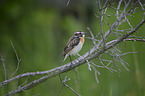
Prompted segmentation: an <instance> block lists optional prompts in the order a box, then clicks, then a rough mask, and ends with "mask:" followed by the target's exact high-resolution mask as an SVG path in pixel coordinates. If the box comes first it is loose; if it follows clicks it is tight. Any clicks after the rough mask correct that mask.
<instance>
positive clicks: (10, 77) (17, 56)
mask: <svg viewBox="0 0 145 96" xmlns="http://www.w3.org/2000/svg"><path fill="white" fill-rule="evenodd" d="M10 42H11V45H12V47H13V50H14V52H15V54H16V57H17V60H18V65H17V69H16V71H15V72H14V73H13V74H12V75H11V76H10V78H11V77H13V75H14V74H16V73H17V71H18V69H19V65H20V61H21V59H19V56H18V54H17V51H16V49H15V47H14V45H13V42H12V41H11V40H10Z"/></svg>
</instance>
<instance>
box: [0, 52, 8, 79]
mask: <svg viewBox="0 0 145 96" xmlns="http://www.w3.org/2000/svg"><path fill="white" fill-rule="evenodd" d="M0 57H1V58H0V60H1V61H2V64H3V68H4V74H5V80H7V73H6V66H5V62H4V58H3V55H2V54H1V53H0Z"/></svg>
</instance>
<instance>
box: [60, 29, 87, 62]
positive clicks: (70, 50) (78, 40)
mask: <svg viewBox="0 0 145 96" xmlns="http://www.w3.org/2000/svg"><path fill="white" fill-rule="evenodd" d="M85 34H86V33H85V32H82V31H79V32H75V33H74V34H73V36H72V37H71V38H70V39H69V41H68V43H67V44H66V46H65V47H64V50H63V53H62V56H63V61H64V60H65V59H66V58H67V56H70V55H73V56H74V55H76V54H78V52H79V51H80V50H81V49H82V46H83V44H84V37H85Z"/></svg>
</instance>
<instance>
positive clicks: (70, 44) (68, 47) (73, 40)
mask: <svg viewBox="0 0 145 96" xmlns="http://www.w3.org/2000/svg"><path fill="white" fill-rule="evenodd" d="M79 41H80V38H76V37H72V38H71V39H70V40H69V41H68V43H67V45H66V46H65V47H64V51H63V54H62V55H63V56H65V55H66V54H67V53H68V52H69V51H70V50H72V49H73V48H74V46H76V45H78V44H79Z"/></svg>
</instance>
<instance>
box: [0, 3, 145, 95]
mask: <svg viewBox="0 0 145 96" xmlns="http://www.w3.org/2000/svg"><path fill="white" fill-rule="evenodd" d="M104 2H105V0H103V1H102V4H104ZM114 3H115V5H116V6H117V5H118V1H115V0H114ZM142 3H145V2H144V1H143V0H142ZM66 5H67V0H1V1H0V54H1V56H3V58H4V63H5V66H6V73H7V79H9V77H10V76H11V74H12V73H13V72H14V71H15V70H16V68H17V62H18V61H17V58H16V54H15V52H14V50H13V47H12V45H11V42H10V40H11V41H12V42H13V44H14V47H15V49H16V51H17V53H18V55H19V58H20V59H21V62H20V67H19V69H18V72H17V74H21V73H25V72H35V71H45V70H49V69H52V68H55V67H58V66H60V62H61V58H60V57H59V56H60V54H61V53H62V51H63V48H64V46H65V44H66V43H67V41H68V39H69V38H70V37H71V36H72V34H73V33H74V32H75V31H79V30H82V31H85V32H88V30H87V27H90V29H91V30H92V32H93V33H94V34H95V35H97V33H99V32H100V29H99V28H100V27H99V19H98V18H96V17H95V14H98V13H97V12H98V9H97V8H98V6H97V3H96V0H70V4H69V5H68V6H66ZM102 6H103V5H102ZM121 8H123V5H122V6H121ZM107 12H108V14H115V10H113V9H111V8H110V9H109V10H108V11H107ZM142 13H143V12H141V13H140V14H138V13H137V14H133V15H134V16H135V17H131V18H129V20H130V21H131V24H132V25H133V26H134V27H135V26H136V25H137V24H138V23H139V22H140V21H141V19H142ZM115 19H116V18H115V17H114V18H113V16H112V18H110V22H111V24H112V23H113V21H115ZM143 26H144V27H143ZM143 26H142V27H141V28H140V29H139V30H138V32H139V33H136V34H135V35H137V36H145V32H144V30H145V25H143ZM121 27H122V28H124V27H126V24H124V26H121ZM103 28H104V29H103V30H104V32H105V31H106V30H108V29H107V28H106V27H103ZM89 36H90V35H89V34H88V35H87V37H89ZM90 45H91V40H88V39H87V40H86V41H85V44H84V46H83V49H82V50H81V52H80V55H83V54H84V53H85V52H87V51H89V49H90ZM120 46H121V48H122V51H123V52H128V51H129V52H131V51H138V53H137V54H128V55H126V56H124V57H123V60H124V61H126V62H128V63H129V64H130V66H128V69H129V70H130V71H129V72H128V71H127V70H126V69H125V68H124V67H120V69H121V72H120V74H119V73H111V72H110V71H109V70H107V69H101V68H97V70H98V71H99V72H100V73H101V74H100V76H98V79H99V83H97V82H96V80H95V75H94V71H93V70H92V71H89V70H88V65H87V64H84V65H82V66H80V67H79V68H78V75H79V82H78V84H77V86H75V72H74V70H72V71H69V72H67V73H64V74H63V75H64V76H66V75H67V76H68V77H69V78H71V80H70V81H68V82H67V84H68V85H69V86H70V87H72V88H74V89H77V90H78V93H79V94H81V95H82V96H145V57H144V56H145V50H144V48H145V43H143V42H126V43H125V42H123V43H121V45H120ZM93 61H94V62H95V63H96V64H97V63H98V64H100V63H99V61H97V59H96V60H95V59H94V60H93ZM68 62H69V59H67V60H66V61H65V62H64V63H68ZM17 74H15V76H16V75H17ZM38 78H39V76H38V77H34V78H33V77H32V78H31V79H28V82H30V81H32V80H35V79H38ZM26 79H27V78H24V79H22V80H21V79H20V80H18V81H14V82H12V83H10V84H8V85H6V86H5V87H4V88H0V95H1V96H2V95H4V94H6V93H7V92H8V91H12V90H14V89H16V88H17V87H18V85H20V84H22V83H24V82H25V80H26ZM4 80H5V76H4V69H3V65H2V62H1V61H0V82H2V81H4ZM28 82H27V83H28ZM27 83H26V84H27ZM61 87H62V84H61V82H60V80H59V77H58V76H56V77H54V78H51V79H49V80H47V81H46V82H43V83H42V84H39V85H38V86H36V87H34V88H32V89H30V90H27V91H24V92H22V93H20V94H18V95H16V96H58V93H59V90H60V89H61ZM76 87H77V88H76ZM61 96H75V94H74V93H73V92H72V91H71V90H69V89H68V88H63V90H62V92H61Z"/></svg>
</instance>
